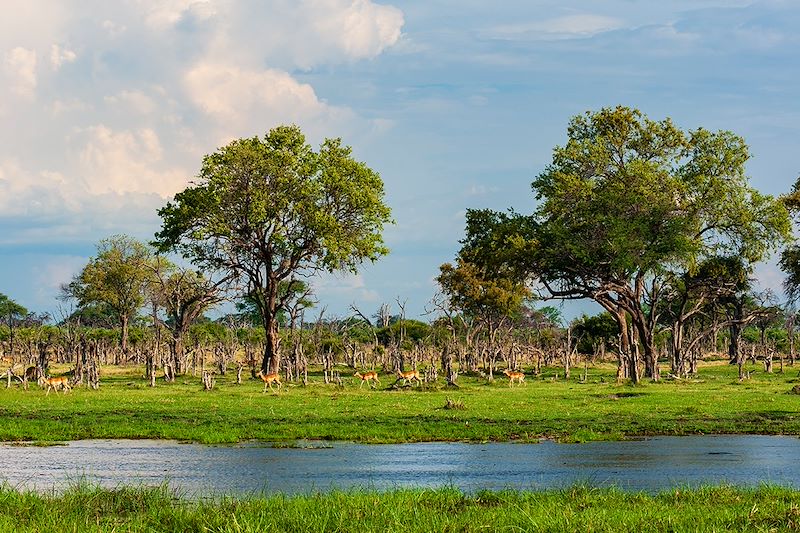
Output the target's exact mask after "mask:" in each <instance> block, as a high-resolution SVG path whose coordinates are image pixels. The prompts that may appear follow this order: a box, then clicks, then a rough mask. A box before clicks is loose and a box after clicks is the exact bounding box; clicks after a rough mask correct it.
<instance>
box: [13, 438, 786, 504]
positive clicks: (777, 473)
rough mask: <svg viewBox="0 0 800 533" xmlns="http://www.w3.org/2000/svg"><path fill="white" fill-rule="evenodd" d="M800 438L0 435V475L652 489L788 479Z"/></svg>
mask: <svg viewBox="0 0 800 533" xmlns="http://www.w3.org/2000/svg"><path fill="white" fill-rule="evenodd" d="M798 458H800V439H798V438H796V437H786V436H760V435H737V436H692V437H654V438H651V439H646V440H636V441H626V442H592V443H586V444H556V443H553V442H543V443H541V444H509V443H490V444H464V443H438V442H437V443H418V444H398V445H359V444H350V443H333V444H323V445H322V447H318V448H313V447H312V448H306V447H304V448H288V449H287V448H273V447H270V446H263V445H256V444H242V445H235V446H203V445H197V444H178V443H175V442H171V441H149V440H133V441H126V440H87V441H75V442H71V443H69V444H68V445H67V446H53V447H45V448H41V447H19V446H12V445H2V446H0V462H2V464H3V465H4V466H3V471H2V474H0V479H5V480H6V481H7V482H8V483H9V484H11V485H12V486H15V487H19V488H32V489H36V490H49V489H51V488H53V487H55V488H56V489H58V488H60V487H64V486H66V485H67V484H69V482H75V481H76V480H78V479H81V478H85V479H87V480H89V481H91V482H94V483H98V484H100V485H102V486H106V487H114V486H118V485H120V484H128V483H141V484H147V485H158V484H161V483H163V482H164V481H167V482H169V484H170V485H171V486H173V487H176V488H178V489H179V490H181V491H183V492H185V493H186V494H187V495H190V496H194V495H201V494H248V493H261V492H275V491H281V492H286V493H298V492H309V491H313V490H329V489H332V488H341V489H347V488H352V487H368V488H376V489H387V488H394V487H438V486H443V485H452V486H457V487H460V488H461V489H463V490H466V491H474V490H479V489H503V488H517V489H545V488H558V487H563V486H566V485H570V484H573V483H576V482H589V483H591V484H593V485H599V486H607V485H616V486H618V487H620V488H622V489H626V490H648V491H657V490H661V489H665V488H669V487H673V486H676V485H700V484H708V483H722V482H725V483H732V484H737V485H757V484H759V483H762V482H768V483H777V484H781V485H788V486H795V487H796V486H798V485H797V481H796V480H798V479H800V461H798V460H797V459H798Z"/></svg>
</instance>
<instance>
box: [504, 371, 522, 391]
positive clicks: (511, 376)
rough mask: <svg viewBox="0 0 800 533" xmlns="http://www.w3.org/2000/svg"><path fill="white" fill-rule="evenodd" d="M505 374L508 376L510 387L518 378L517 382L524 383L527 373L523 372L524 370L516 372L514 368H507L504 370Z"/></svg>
mask: <svg viewBox="0 0 800 533" xmlns="http://www.w3.org/2000/svg"><path fill="white" fill-rule="evenodd" d="M503 374H505V375H506V376H508V386H509V387H510V386H511V384H512V383H514V380H515V379H516V380H517V383H519V384H520V385H522V382H523V381H525V374H523V373H522V372H516V371H514V370H509V369H507V368H506V369H505V370H503Z"/></svg>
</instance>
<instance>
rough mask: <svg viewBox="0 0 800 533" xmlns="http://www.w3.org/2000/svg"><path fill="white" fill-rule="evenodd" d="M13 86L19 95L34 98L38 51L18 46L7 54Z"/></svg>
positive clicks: (6, 58) (7, 68)
mask: <svg viewBox="0 0 800 533" xmlns="http://www.w3.org/2000/svg"><path fill="white" fill-rule="evenodd" d="M5 67H6V72H7V75H8V76H9V78H10V83H11V87H13V90H14V92H15V93H17V94H18V95H19V96H23V97H26V98H32V97H33V96H34V93H35V92H36V84H37V76H36V51H35V50H28V49H27V48H23V47H21V46H17V47H15V48H13V49H12V50H10V51H8V52H7V53H6V55H5Z"/></svg>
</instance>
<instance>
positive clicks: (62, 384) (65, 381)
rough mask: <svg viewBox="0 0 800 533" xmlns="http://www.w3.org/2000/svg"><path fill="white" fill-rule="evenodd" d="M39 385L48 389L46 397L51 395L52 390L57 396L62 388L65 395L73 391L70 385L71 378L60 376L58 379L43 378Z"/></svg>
mask: <svg viewBox="0 0 800 533" xmlns="http://www.w3.org/2000/svg"><path fill="white" fill-rule="evenodd" d="M39 385H41V386H42V387H47V392H46V393H45V396H47V395H48V394H50V389H53V390H54V391H56V394H58V389H59V388H61V389H62V390H63V391H64V394H66V393H67V391H69V390H72V387H71V386H70V384H69V376H58V377H56V378H46V377H44V376H42V378H41V381H40V382H39Z"/></svg>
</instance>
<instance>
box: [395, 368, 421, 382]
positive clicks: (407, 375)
mask: <svg viewBox="0 0 800 533" xmlns="http://www.w3.org/2000/svg"><path fill="white" fill-rule="evenodd" d="M415 379H416V380H417V383H419V384H420V385H422V380H421V379H420V378H419V371H418V370H409V371H407V372H403V371H402V370H398V371H397V381H400V380H403V385H405V384H407V383H409V382H410V381H413V380H415ZM397 381H395V383H397Z"/></svg>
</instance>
